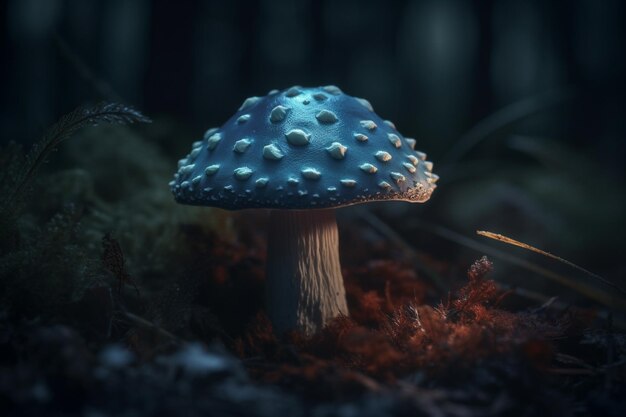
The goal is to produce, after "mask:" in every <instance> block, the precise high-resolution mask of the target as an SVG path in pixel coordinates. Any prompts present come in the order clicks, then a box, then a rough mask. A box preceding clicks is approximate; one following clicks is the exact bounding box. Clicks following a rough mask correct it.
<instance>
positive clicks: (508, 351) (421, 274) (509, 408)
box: [0, 116, 626, 416]
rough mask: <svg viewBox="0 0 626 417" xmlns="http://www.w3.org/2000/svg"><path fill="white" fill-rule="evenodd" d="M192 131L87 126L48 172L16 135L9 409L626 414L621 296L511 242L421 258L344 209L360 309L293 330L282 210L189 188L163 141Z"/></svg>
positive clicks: (7, 272) (7, 316) (5, 152)
mask: <svg viewBox="0 0 626 417" xmlns="http://www.w3.org/2000/svg"><path fill="white" fill-rule="evenodd" d="M137 117H138V116H137ZM138 119H139V118H138ZM116 121H117V119H116V120H113V122H116ZM122 121H124V120H122ZM137 121H141V120H137ZM151 129H154V130H151ZM179 131H180V129H178V128H177V127H174V126H169V125H168V124H166V123H163V122H158V123H157V126H156V127H145V128H144V129H143V130H141V129H137V128H133V129H131V128H129V127H100V128H97V129H88V130H85V131H82V132H81V133H80V136H81V137H80V138H76V139H75V140H73V141H69V142H68V143H67V144H66V146H64V149H63V151H62V152H60V155H59V156H58V158H59V160H58V163H57V164H56V165H54V164H52V166H51V167H47V169H45V170H44V169H43V168H42V170H43V171H44V174H43V175H39V176H38V177H37V178H35V176H34V174H33V175H31V174H28V175H26V176H25V174H24V172H29V171H23V169H24V167H26V168H28V167H29V166H31V165H28V164H29V162H28V161H29V159H28V158H27V159H24V156H23V152H22V151H21V150H20V149H19V148H18V147H16V146H7V147H5V148H2V149H1V150H0V159H1V160H2V161H9V162H10V163H9V162H7V163H6V164H3V165H2V171H3V172H2V178H3V181H5V182H4V184H5V188H3V191H2V193H3V195H11V196H13V197H11V198H16V196H17V197H19V204H15V205H11V206H9V205H8V203H5V204H4V205H2V207H3V210H5V211H4V212H5V213H9V212H10V214H11V218H12V220H11V221H10V222H9V221H5V222H2V223H1V224H0V225H1V226H2V228H3V229H2V234H0V237H1V240H0V248H1V252H0V299H1V311H0V414H1V415H6V416H18V415H19V416H22V415H27V416H31V415H32V416H45V415H51V416H65V415H87V416H104V415H116V416H126V415H128V416H131V415H132V416H135V415H155V416H157V415H158V416H161V415H168V416H174V415H181V416H182V415H185V416H195V415H198V416H199V415H258V416H276V415H296V416H297V415H314V416H352V415H372V416H384V415H427V416H439V415H451V416H485V415H490V416H500V415H501V416H505V415H506V416H509V415H519V416H527V415H558V416H568V415H616V416H617V415H621V414H622V412H623V410H624V409H625V407H626V404H624V398H625V397H624V395H623V394H624V382H625V378H626V335H625V334H624V333H623V331H624V329H623V328H622V327H621V326H620V325H619V323H617V321H615V323H614V321H613V316H612V315H611V314H610V313H607V312H606V311H607V310H606V309H604V308H601V307H598V306H597V305H593V304H588V303H585V304H583V305H581V306H577V305H576V304H571V303H563V302H560V301H559V300H558V299H555V298H550V297H547V296H546V297H544V298H543V299H541V300H540V298H541V297H539V298H534V299H531V298H528V297H526V298H524V297H521V294H522V292H521V291H518V290H517V289H516V288H515V287H510V286H509V287H507V286H505V285H503V284H502V282H501V280H498V281H495V280H494V279H493V278H494V277H493V276H494V273H497V272H498V270H499V269H500V268H501V266H502V263H500V262H499V261H496V260H494V261H493V263H492V260H490V259H491V258H490V259H487V258H486V257H480V255H478V256H476V258H479V259H478V260H476V261H474V262H473V263H471V262H468V263H467V264H463V263H461V262H459V263H458V264H454V263H451V262H449V261H448V260H446V258H445V257H440V256H438V255H439V254H440V253H442V252H446V253H454V251H455V250H456V248H455V243H450V242H447V243H445V242H442V241H439V242H433V243H432V245H431V247H430V249H431V251H430V252H419V253H417V258H418V261H417V262H416V261H415V259H413V258H410V257H406V256H400V255H399V252H402V251H404V252H406V251H412V250H413V248H412V247H411V242H408V243H407V242H405V243H404V245H405V247H403V248H402V249H401V250H399V249H398V248H399V246H398V242H393V239H389V236H387V237H384V235H381V234H380V233H378V234H372V228H370V227H363V224H362V223H359V221H358V220H349V221H344V222H340V231H341V235H342V239H343V240H342V241H343V242H344V244H343V245H342V259H343V267H344V277H345V284H346V291H347V296H348V304H349V309H350V317H340V318H337V319H336V320H334V321H332V322H331V323H330V324H329V325H328V326H327V327H326V328H325V329H323V330H322V331H321V332H319V333H318V334H316V335H314V336H312V337H310V338H305V337H303V336H302V335H299V334H297V333H292V334H289V335H287V336H286V337H283V338H278V337H276V335H274V334H273V332H272V329H271V325H270V323H269V321H268V320H267V318H266V316H265V314H264V308H263V288H264V264H265V232H266V230H265V213H263V212H255V213H238V214H226V213H224V212H222V211H218V210H211V209H201V208H188V207H182V206H178V205H176V204H175V203H174V202H173V199H172V198H171V195H170V194H169V191H168V189H167V186H166V184H167V178H168V177H169V175H170V173H171V172H170V171H172V169H173V168H172V166H173V162H172V161H170V160H169V159H168V158H166V157H165V156H164V155H163V154H162V152H161V151H160V147H159V146H158V141H159V140H160V139H159V138H163V137H166V136H167V135H168V132H170V133H171V134H172V135H173V134H177V135H178V134H179ZM72 133H74V132H72ZM144 136H147V137H150V138H151V139H152V141H151V142H148V141H146V140H144V139H143V137H144ZM183 139H184V140H182V139H181V141H180V142H181V143H182V145H181V148H186V143H188V142H191V141H192V140H193V138H191V137H190V138H183ZM36 149H37V148H36ZM181 155H182V153H181ZM43 159H45V158H43ZM25 161H26V162H25ZM39 168H40V167H39V166H38V167H36V170H38V169H39ZM33 172H34V171H33ZM20 179H21V180H20ZM24 179H26V182H24V183H23V186H21V188H20V190H23V191H18V192H17V194H16V193H15V192H13V193H11V190H16V189H17V188H15V187H16V185H15V184H20V183H21V182H20V181H24ZM7 181H8V182H7ZM11 184H13V185H12V186H11ZM11 187H14V188H11ZM17 200H18V199H16V200H15V201H17ZM7 201H8V200H7ZM382 217H383V218H384V215H383V216H382ZM392 223H393V221H391V222H390V224H392ZM410 227H411V226H410V225H409V227H408V229H407V230H404V232H406V233H412V229H410ZM391 228H392V229H393V227H391ZM414 235H417V233H414ZM347 241H350V242H362V244H353V245H350V247H348V246H349V245H347V244H345V242H347ZM446 245H447V246H446ZM465 270H467V271H465ZM527 274H528V277H527V279H528V281H531V280H533V279H535V280H536V279H537V278H536V277H534V276H532V274H531V273H530V272H527ZM433 277H434V278H435V279H433ZM437 277H446V279H447V281H446V282H445V283H444V284H443V285H442V282H441V280H437V279H436V278H437Z"/></svg>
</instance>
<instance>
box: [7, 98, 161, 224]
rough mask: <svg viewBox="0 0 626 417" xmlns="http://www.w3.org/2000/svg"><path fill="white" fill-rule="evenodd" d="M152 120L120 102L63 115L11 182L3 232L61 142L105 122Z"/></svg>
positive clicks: (34, 148) (129, 122)
mask: <svg viewBox="0 0 626 417" xmlns="http://www.w3.org/2000/svg"><path fill="white" fill-rule="evenodd" d="M150 121H151V120H150V119H149V118H148V117H146V116H144V115H143V114H142V113H141V112H139V111H138V110H136V109H134V108H133V107H130V106H127V105H125V104H119V103H109V102H103V103H99V104H96V105H93V106H80V107H78V108H76V109H75V110H74V111H72V112H70V113H68V114H66V115H64V116H62V117H61V118H60V119H59V120H58V121H57V122H56V123H55V124H54V125H52V126H51V127H50V128H49V129H48V130H47V132H46V133H45V134H44V136H43V138H42V139H41V140H40V141H39V142H37V143H35V144H34V145H33V147H32V148H31V149H30V151H29V152H28V154H27V155H26V158H25V160H24V164H23V167H22V168H21V169H20V170H19V172H18V173H17V175H15V177H14V178H12V179H11V181H10V186H9V187H8V189H7V192H6V193H5V195H4V196H3V197H4V198H3V201H2V202H1V203H0V223H2V224H0V232H2V229H4V227H2V226H6V222H7V221H12V220H13V219H14V216H15V214H16V212H17V211H18V210H19V207H20V205H21V203H22V201H23V200H24V197H25V195H26V192H27V190H28V189H29V186H30V185H31V183H32V181H33V179H34V177H35V175H36V173H37V171H38V170H39V168H40V167H41V165H42V164H43V162H45V160H46V158H47V157H48V155H49V154H50V152H52V151H53V150H54V149H56V148H57V147H58V146H59V144H60V143H61V142H63V141H64V140H66V139H69V138H70V137H71V136H72V135H74V134H75V133H76V132H77V131H78V130H80V129H82V128H84V127H88V126H98V125H99V124H102V123H107V124H119V125H126V124H132V123H149V122H150Z"/></svg>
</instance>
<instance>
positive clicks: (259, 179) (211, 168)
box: [170, 86, 438, 210]
mask: <svg viewBox="0 0 626 417" xmlns="http://www.w3.org/2000/svg"><path fill="white" fill-rule="evenodd" d="M414 148H415V140H414V139H410V138H405V137H404V136H402V135H401V134H400V133H399V132H398V131H397V130H396V128H395V126H394V125H393V123H391V122H389V121H387V120H383V119H381V118H380V117H379V116H378V115H377V114H376V113H374V110H373V108H372V106H371V104H370V103H369V102H368V101H367V100H365V99H361V98H356V97H351V96H349V95H347V94H344V93H343V92H341V90H340V89H339V88H337V87H335V86H326V87H318V88H302V87H291V88H289V89H287V90H283V91H277V90H273V91H271V92H270V93H269V94H268V95H267V96H265V97H250V98H248V99H246V100H245V101H244V103H243V104H242V105H241V107H240V108H239V110H238V111H237V113H235V115H234V116H233V117H231V118H230V119H229V120H228V121H227V122H226V123H225V124H224V125H223V126H222V127H220V128H212V129H209V130H208V131H207V132H206V133H205V134H204V138H203V139H202V140H201V141H197V142H194V144H193V146H192V150H191V152H190V153H189V154H188V155H187V156H186V157H185V158H183V159H181V160H180V161H179V164H178V168H179V169H178V172H177V173H176V174H174V180H173V181H171V182H170V187H171V189H172V192H173V193H174V197H175V198H176V201H177V202H179V203H184V204H191V205H200V206H213V207H221V208H225V209H229V210H238V209H247V208H273V209H309V208H330V207H340V206H346V205H351V204H358V203H365V202H369V201H380V200H400V201H409V202H424V201H426V200H428V199H429V198H430V195H431V194H432V192H433V190H434V189H435V188H436V185H435V182H436V181H437V179H438V177H437V175H435V174H433V173H432V165H433V164H432V162H430V161H427V160H426V154H424V153H423V152H419V151H415V150H414Z"/></svg>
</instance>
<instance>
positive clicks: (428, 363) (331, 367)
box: [213, 257, 563, 398]
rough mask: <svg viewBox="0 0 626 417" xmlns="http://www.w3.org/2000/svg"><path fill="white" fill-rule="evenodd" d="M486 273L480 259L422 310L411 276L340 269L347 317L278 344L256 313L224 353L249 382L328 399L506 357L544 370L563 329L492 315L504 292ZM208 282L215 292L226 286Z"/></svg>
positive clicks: (420, 288) (383, 264) (380, 268)
mask: <svg viewBox="0 0 626 417" xmlns="http://www.w3.org/2000/svg"><path fill="white" fill-rule="evenodd" d="M214 259H215V258H214ZM229 264H230V263H229ZM231 265H232V264H231ZM492 267H493V266H492V263H491V262H490V261H489V260H488V259H487V258H485V257H483V258H481V259H479V260H478V261H476V262H475V263H474V264H473V265H472V266H471V267H470V268H469V270H468V273H467V282H466V284H465V285H464V286H463V287H461V288H460V289H459V290H458V291H457V292H456V293H455V294H452V295H449V296H448V300H446V301H445V302H444V303H442V304H440V305H439V306H437V307H436V308H435V307H431V306H430V305H427V304H425V302H426V293H427V291H429V290H432V289H430V288H429V287H428V286H427V285H426V284H424V282H423V281H421V280H420V279H419V277H418V275H417V274H416V272H415V271H414V269H412V268H411V267H409V266H407V265H402V264H399V263H397V262H392V261H370V262H369V263H367V264H366V265H365V266H362V267H357V268H354V269H348V270H346V271H344V276H345V285H346V292H347V298H348V303H349V308H350V317H339V318H337V319H335V320H333V321H331V322H330V323H328V325H327V326H326V327H325V328H324V329H323V330H322V331H320V332H318V333H317V334H316V335H314V336H312V337H308V338H307V337H304V336H303V335H301V334H298V333H292V334H290V335H288V336H287V337H286V338H283V339H282V340H281V339H279V338H277V337H276V336H275V335H274V334H273V331H272V327H271V323H270V322H269V320H268V319H267V317H266V316H265V315H264V314H263V313H259V314H257V315H256V316H255V317H254V319H253V320H252V321H250V322H249V323H248V325H247V327H246V329H245V330H244V331H243V333H242V335H241V336H240V337H239V338H237V339H236V340H235V341H234V342H233V343H231V345H232V346H233V349H234V350H235V352H236V353H237V354H238V355H239V356H240V357H242V359H243V360H244V363H245V364H246V365H247V367H248V369H249V371H250V373H251V375H253V376H254V377H255V378H258V379H260V380H263V381H265V382H270V383H275V384H279V385H284V386H288V387H290V388H291V389H294V390H296V391H300V392H301V393H302V394H304V395H308V394H307V393H315V394H314V395H315V396H320V395H321V396H322V397H323V396H324V395H326V394H328V395H329V396H332V397H334V398H337V397H341V396H342V395H350V393H355V392H360V391H361V390H364V389H374V388H373V387H375V386H377V382H376V381H380V382H385V383H392V382H394V381H396V380H397V379H398V378H404V377H407V376H409V375H411V374H414V373H415V372H418V371H421V372H425V373H427V374H429V375H432V376H436V375H443V374H446V373H448V374H449V373H450V371H451V370H454V369H460V367H468V366H472V364H474V363H477V361H479V360H481V359H484V358H489V357H492V356H494V355H499V354H505V353H511V352H514V353H516V354H521V355H523V356H524V357H526V358H527V359H528V361H529V363H531V364H534V363H536V365H537V366H539V367H542V366H544V365H545V364H546V361H549V358H550V357H551V352H552V351H551V348H550V343H549V342H546V339H547V338H548V337H553V336H554V335H556V334H559V333H560V332H562V331H563V328H562V326H559V325H558V324H557V325H554V324H551V323H547V321H546V320H545V318H541V317H540V316H538V315H536V314H532V313H512V312H507V311H504V310H501V309H499V308H498V307H497V305H498V304H499V300H500V299H501V297H502V296H503V294H502V293H500V292H499V291H498V290H497V287H496V284H495V283H494V282H493V281H491V280H489V279H487V275H488V274H489V272H490V271H491V269H492ZM226 270H227V271H228V270H229V268H227V269H226ZM213 278H214V279H215V281H217V282H216V283H215V284H213V285H216V287H214V288H220V286H222V285H227V284H226V283H227V282H228V281H229V280H230V279H232V278H230V277H227V278H226V281H223V277H221V275H220V274H215V275H214V276H213ZM325 392H326V394H325ZM311 395H313V394H311Z"/></svg>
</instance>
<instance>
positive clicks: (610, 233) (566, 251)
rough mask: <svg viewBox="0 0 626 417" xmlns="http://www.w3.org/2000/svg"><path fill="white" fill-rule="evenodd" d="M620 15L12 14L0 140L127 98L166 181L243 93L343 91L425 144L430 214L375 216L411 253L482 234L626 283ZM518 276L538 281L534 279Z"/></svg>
mask: <svg viewBox="0 0 626 417" xmlns="http://www.w3.org/2000/svg"><path fill="white" fill-rule="evenodd" d="M625 8H626V3H624V2H622V1H620V0H604V1H595V0H574V1H568V0H561V1H541V0H529V1H513V0H498V1H493V0H491V1H462V0H427V1H407V0H404V1H391V0H386V1H364V0H361V1H359V0H348V1H328V0H327V1H319V0H318V1H316V0H308V1H307V0H301V1H288V0H272V1H185V2H174V1H167V0H157V1H147V0H134V1H128V0H111V1H96V0H75V1H69V0H66V1H64V0H11V1H5V2H2V3H1V6H0V21H1V22H2V24H3V25H2V30H1V32H0V47H1V48H2V50H1V54H0V59H1V62H2V64H1V65H0V90H1V91H2V96H1V102H0V106H1V107H2V110H1V112H0V137H1V141H2V143H6V142H8V141H9V140H15V141H17V142H21V143H25V144H30V143H32V142H34V141H35V140H36V139H37V138H38V137H39V136H40V135H41V134H42V132H43V131H44V130H45V128H46V127H47V126H49V125H50V124H51V123H52V122H54V121H55V120H56V119H57V118H58V117H59V116H60V115H62V114H64V113H66V112H68V111H70V110H71V109H73V108H75V107H76V106H77V105H79V104H83V103H86V102H95V101H99V100H101V99H107V100H114V101H122V102H124V103H128V104H132V105H134V106H136V107H137V108H139V109H141V110H142V111H143V112H144V113H145V114H147V115H149V116H150V117H152V118H153V119H154V120H155V123H154V124H153V125H152V127H150V128H151V129H162V132H164V133H163V135H162V137H161V139H160V142H158V143H156V145H158V146H159V149H160V150H161V151H162V152H164V153H167V155H168V157H171V160H172V173H173V172H174V170H175V161H176V159H178V157H181V156H182V155H184V152H186V150H187V149H188V147H189V145H190V143H191V141H193V140H194V138H197V137H199V136H200V135H201V134H202V132H203V131H204V130H206V129H207V128H209V127H212V126H215V125H220V124H221V123H223V122H224V121H225V120H226V119H227V118H229V117H230V115H231V114H232V113H233V112H234V111H235V109H236V108H237V107H238V106H239V105H240V103H241V102H242V101H243V100H244V99H245V98H246V97H247V96H251V95H263V94H265V93H266V92H267V91H268V90H270V89H273V88H278V89H282V88H287V87H289V86H291V85H294V84H299V85H305V86H316V85H326V84H336V85H338V86H339V87H341V88H342V89H343V90H344V92H346V93H348V94H351V95H355V96H360V97H365V98H367V99H368V100H370V101H371V102H372V104H373V105H374V108H375V109H376V111H377V113H378V114H379V115H381V116H382V117H384V118H387V119H390V120H392V121H394V122H395V123H396V125H397V126H398V129H399V130H400V132H402V133H403V134H404V135H406V136H409V137H416V138H418V148H419V149H421V150H423V151H426V152H427V153H428V155H429V159H431V160H432V161H434V163H435V170H434V171H435V172H436V173H438V174H439V175H440V176H441V181H440V183H439V184H440V188H439V190H437V192H436V193H435V195H434V197H433V199H432V201H431V202H429V203H428V204H425V205H419V206H411V205H406V204H401V205H388V206H389V207H387V205H386V208H381V210H386V211H385V212H383V213H386V214H383V216H385V215H386V216H387V218H388V219H389V222H390V223H391V224H392V225H393V226H394V227H395V228H396V229H397V230H400V231H404V232H405V235H408V236H405V237H406V238H407V239H408V240H409V241H410V242H411V243H412V244H415V246H416V247H421V248H428V247H429V246H430V245H434V247H435V248H437V247H438V248H440V250H439V253H440V254H441V252H442V251H446V253H447V256H448V257H449V258H450V259H451V260H454V261H455V262H459V263H460V264H468V263H469V262H470V261H471V259H475V258H476V257H477V256H478V255H479V253H477V252H480V251H476V250H469V249H467V248H464V247H459V248H457V247H456V246H455V245H452V246H450V245H448V246H446V245H444V244H443V243H442V242H440V241H439V240H440V239H441V235H439V236H438V237H437V236H432V235H429V234H428V232H427V231H424V230H422V229H419V227H418V226H419V224H422V223H423V222H432V223H433V224H437V225H441V226H442V227H445V228H446V229H447V230H452V231H456V232H459V233H460V234H462V235H465V236H470V237H472V238H474V231H475V230H476V229H486V230H491V231H495V232H500V233H504V234H507V235H509V236H511V237H514V238H517V239H520V240H524V241H526V242H528V243H531V244H534V245H537V246H540V247H542V248H544V249H547V250H550V251H551V252H554V253H557V254H559V255H562V256H564V257H567V258H569V259H570V260H572V261H574V262H576V263H579V264H582V265H584V266H585V267H587V268H589V269H593V270H594V271H596V272H598V273H601V274H604V275H606V276H607V277H610V278H612V279H614V280H623V277H624V273H625V272H626V268H625V267H624V265H623V256H624V247H625V245H624V242H625V239H624V237H623V233H624V232H623V230H626V227H625V221H624V195H623V194H624V191H623V190H624V189H623V186H624V180H625V170H624V150H625V145H624V138H625V136H626V122H625V120H626V118H625V114H626V113H625V103H626V91H625V85H626V83H624V74H625V71H624V70H625V62H626V58H625V56H626V55H625V54H624V39H626V33H625V32H626V25H624V11H625V10H624V9H625ZM60 161H62V159H60ZM163 186H164V187H166V186H167V185H166V182H164V184H163ZM388 210H391V212H389V211H388ZM399 219H405V220H406V219H416V221H418V222H419V224H418V226H415V225H414V224H412V223H410V222H409V223H406V224H405V222H404V221H400V220H399ZM414 226H415V227H416V229H412V227H414ZM407 227H408V229H407ZM420 230H421V231H420ZM438 239H439V240H438ZM489 244H491V242H489ZM437 245H439V246H437ZM494 245H496V244H495V243H494ZM492 246H493V245H492ZM499 248H500V249H502V247H501V246H500V247H499ZM505 250H509V251H516V250H514V249H508V248H505ZM515 253H516V254H517V255H518V256H520V257H530V256H532V255H529V254H526V253H522V252H515ZM533 259H535V260H536V258H533ZM551 267H554V265H553V264H552V266H551ZM556 268H559V267H556ZM501 270H502V269H501ZM507 274H509V275H508V278H507V279H509V280H510V281H511V282H512V283H515V282H520V281H524V282H526V283H527V281H528V272H527V271H517V272H516V270H515V269H513V270H512V271H509V272H507ZM516 274H517V275H518V277H517V278H515V275H516ZM516 280H517V281H516ZM538 281H540V282H541V279H538ZM541 285H542V284H541V283H540V284H537V286H539V287H541ZM558 292H559V290H552V291H550V293H552V294H554V293H558Z"/></svg>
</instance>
